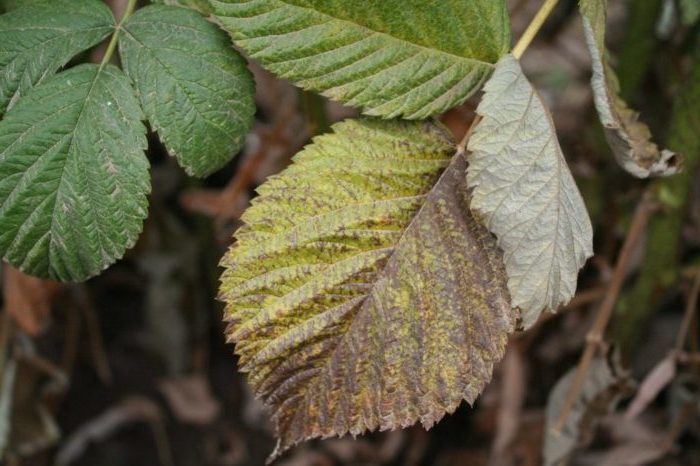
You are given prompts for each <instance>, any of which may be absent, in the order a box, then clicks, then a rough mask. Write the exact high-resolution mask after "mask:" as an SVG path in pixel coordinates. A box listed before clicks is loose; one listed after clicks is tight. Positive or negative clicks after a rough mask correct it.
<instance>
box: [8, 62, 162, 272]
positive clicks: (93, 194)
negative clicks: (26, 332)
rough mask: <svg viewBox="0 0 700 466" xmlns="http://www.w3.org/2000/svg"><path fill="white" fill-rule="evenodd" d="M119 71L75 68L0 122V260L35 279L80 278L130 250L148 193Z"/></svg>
mask: <svg viewBox="0 0 700 466" xmlns="http://www.w3.org/2000/svg"><path fill="white" fill-rule="evenodd" d="M142 119H143V114H142V113H141V109H140V108H139V105H138V101H137V99H136V96H134V92H133V89H131V86H130V84H129V80H128V78H127V77H126V76H125V75H124V73H122V71H120V70H119V69H118V68H115V67H113V66H110V65H108V66H105V67H104V68H100V67H99V66H97V65H80V66H77V67H75V68H71V69H69V70H68V71H64V72H62V73H59V74H57V75H55V76H53V77H51V78H48V79H47V80H46V81H45V82H44V83H43V84H41V85H39V86H37V87H35V88H33V89H32V90H31V91H30V92H29V93H28V94H27V95H26V96H25V97H24V98H22V99H21V100H20V101H19V102H18V103H17V105H15V106H14V107H13V108H12V109H11V110H10V111H9V112H8V113H7V115H6V116H5V119H4V120H2V121H0V225H2V229H1V230H0V253H2V256H3V258H4V259H5V260H6V261H8V262H9V263H10V264H12V265H14V266H15V267H17V268H19V269H21V270H23V271H25V272H27V273H30V274H32V275H37V276H40V277H48V278H56V279H59V280H76V281H77V280H84V279H87V278H88V277H90V276H93V275H95V274H97V273H99V272H100V271H101V270H102V269H104V268H105V267H107V266H108V265H109V264H111V263H112V262H114V261H115V260H116V259H117V258H119V257H121V256H122V255H123V254H124V251H125V250H126V249H127V248H129V247H131V246H132V245H133V244H134V242H135V240H136V238H137V236H138V234H139V232H140V230H141V225H142V222H143V219H144V218H145V217H146V213H147V199H146V195H147V194H148V192H149V190H150V182H149V177H148V168H149V165H148V160H147V159H146V157H145V155H144V152H143V151H144V149H145V148H146V146H147V141H146V128H145V127H144V125H143V124H142V123H141V120H142Z"/></svg>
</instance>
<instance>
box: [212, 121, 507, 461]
mask: <svg viewBox="0 0 700 466" xmlns="http://www.w3.org/2000/svg"><path fill="white" fill-rule="evenodd" d="M334 130H335V134H330V135H325V136H321V137H318V138H316V139H315V141H314V144H312V145H310V146H308V147H307V148H306V149H304V150H303V151H302V152H301V153H300V154H298V155H297V156H296V157H295V163H294V164H293V165H292V166H290V167H289V168H288V169H286V170H285V171H284V172H282V173H281V174H280V175H277V176H274V177H271V178H270V179H269V180H268V181H267V182H266V183H265V184H264V185H263V186H262V187H261V188H260V189H259V192H260V197H258V198H257V199H255V200H254V202H253V206H252V207H251V208H250V209H249V210H248V211H247V212H246V213H245V214H244V215H243V217H242V218H243V220H244V221H245V222H246V225H245V226H244V227H242V228H241V229H240V230H239V231H238V232H237V234H236V238H237V240H238V241H237V242H236V243H235V244H234V245H233V247H232V248H231V250H230V251H229V253H228V254H227V255H226V256H225V258H224V259H223V261H222V265H224V266H225V267H226V271H225V272H224V274H223V276H222V286H221V297H222V298H223V299H224V300H225V301H226V303H227V308H226V318H227V319H228V320H229V321H230V327H229V329H228V335H229V338H230V339H231V340H233V341H235V342H236V343H237V345H236V351H237V353H238V354H239V355H240V363H241V366H242V370H243V371H245V372H248V378H249V381H250V383H251V384H252V385H253V387H254V388H255V390H256V393H257V394H258V395H259V396H260V397H261V398H262V400H263V401H264V403H265V405H266V406H267V407H268V408H269V410H270V411H271V413H272V417H273V421H274V424H275V426H276V433H277V437H278V443H277V448H276V449H275V451H274V453H273V455H272V457H273V458H274V457H275V456H277V455H279V454H280V453H282V452H283V451H285V450H286V449H288V448H289V447H291V446H293V445H295V444H296V443H298V442H300V441H302V440H304V439H310V438H315V437H329V436H334V435H343V434H346V433H351V434H353V435H357V434H361V433H363V432H365V431H368V430H375V429H381V430H388V429H394V428H399V427H406V426H409V425H412V424H414V423H416V422H417V421H421V422H422V424H423V425H424V426H425V427H430V426H432V425H433V424H435V423H436V422H437V421H438V420H440V419H441V418H442V417H443V416H444V414H445V413H447V412H452V411H454V409H455V408H456V407H457V406H458V405H459V404H460V402H461V401H462V400H467V401H468V402H473V401H474V399H475V398H476V397H477V395H478V394H479V392H480V390H481V389H482V387H483V386H484V384H485V383H486V382H487V381H488V380H489V379H490V377H491V372H492V368H493V364H494V362H495V361H497V360H499V359H500V358H501V357H502V355H503V352H504V348H505V345H506V339H507V334H508V333H509V332H511V331H512V330H513V328H514V325H515V320H516V318H517V314H516V311H514V310H512V309H511V306H510V304H509V296H508V291H507V288H506V278H505V270H504V266H503V262H502V257H501V253H500V251H499V250H498V249H497V246H496V242H495V239H494V238H493V237H492V236H491V234H490V233H489V232H488V231H487V230H486V229H485V228H484V227H483V226H481V225H480V224H479V223H477V221H476V220H475V218H474V217H472V216H471V214H470V213H469V209H468V205H469V201H470V197H469V196H470V194H469V192H468V190H467V188H466V180H465V177H464V172H465V169H466V161H465V159H464V157H463V155H462V154H461V153H460V154H458V155H456V156H455V155H454V154H455V146H454V145H453V143H452V142H451V141H450V140H449V138H448V137H447V135H446V131H445V130H444V129H443V128H441V127H438V126H437V125H436V124H434V123H425V122H405V121H403V122H402V121H381V120H371V119H364V120H351V121H346V122H344V123H340V124H338V125H335V126H334Z"/></svg>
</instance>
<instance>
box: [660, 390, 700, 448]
mask: <svg viewBox="0 0 700 466" xmlns="http://www.w3.org/2000/svg"><path fill="white" fill-rule="evenodd" d="M695 411H696V408H695V402H694V401H689V402H687V403H685V404H684V405H683V408H682V409H681V411H680V412H679V413H678V414H677V415H676V417H675V418H674V419H673V424H671V429H669V431H668V433H667V434H666V438H665V439H664V441H663V443H662V444H661V449H662V451H665V452H668V451H671V448H672V447H673V443H674V442H675V441H676V439H677V438H678V436H679V435H680V433H681V432H683V429H685V426H686V425H688V421H690V419H692V417H693V416H694V415H695Z"/></svg>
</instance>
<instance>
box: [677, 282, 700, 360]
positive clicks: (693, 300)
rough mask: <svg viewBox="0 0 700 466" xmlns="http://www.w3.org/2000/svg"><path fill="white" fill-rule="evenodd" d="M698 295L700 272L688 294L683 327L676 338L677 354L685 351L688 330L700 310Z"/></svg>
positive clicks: (682, 322) (699, 291)
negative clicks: (698, 309)
mask: <svg viewBox="0 0 700 466" xmlns="http://www.w3.org/2000/svg"><path fill="white" fill-rule="evenodd" d="M698 294H700V270H698V271H697V272H696V274H695V280H693V286H692V288H691V289H690V293H689V294H688V302H687V304H686V306H685V313H684V314H683V320H682V321H681V326H680V328H679V329H678V335H677V336H676V347H675V350H676V352H677V353H679V352H681V351H682V350H683V345H684V344H685V340H686V338H687V337H688V329H689V328H690V322H691V321H692V320H693V314H695V310H696V309H697V308H698Z"/></svg>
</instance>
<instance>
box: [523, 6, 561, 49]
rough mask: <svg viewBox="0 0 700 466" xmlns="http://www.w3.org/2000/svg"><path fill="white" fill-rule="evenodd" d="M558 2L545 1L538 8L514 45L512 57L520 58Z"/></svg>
mask: <svg viewBox="0 0 700 466" xmlns="http://www.w3.org/2000/svg"><path fill="white" fill-rule="evenodd" d="M558 1H559V0H545V2H544V3H543V4H542V6H541V7H540V10H539V11H538V12H537V14H536V15H535V17H534V18H533V19H532V21H531V22H530V24H529V25H528V27H527V29H525V32H523V35H522V36H520V39H519V40H518V43H517V44H515V47H513V56H514V57H515V58H517V59H518V60H519V59H520V57H522V55H523V53H524V52H525V50H526V49H527V48H528V47H529V46H530V43H531V42H532V40H533V39H534V38H535V36H536V35H537V33H538V32H539V30H540V28H541V27H542V25H543V24H544V22H545V21H546V20H547V18H548V17H549V14H550V13H551V12H552V10H553V9H554V7H555V6H557V2H558Z"/></svg>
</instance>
